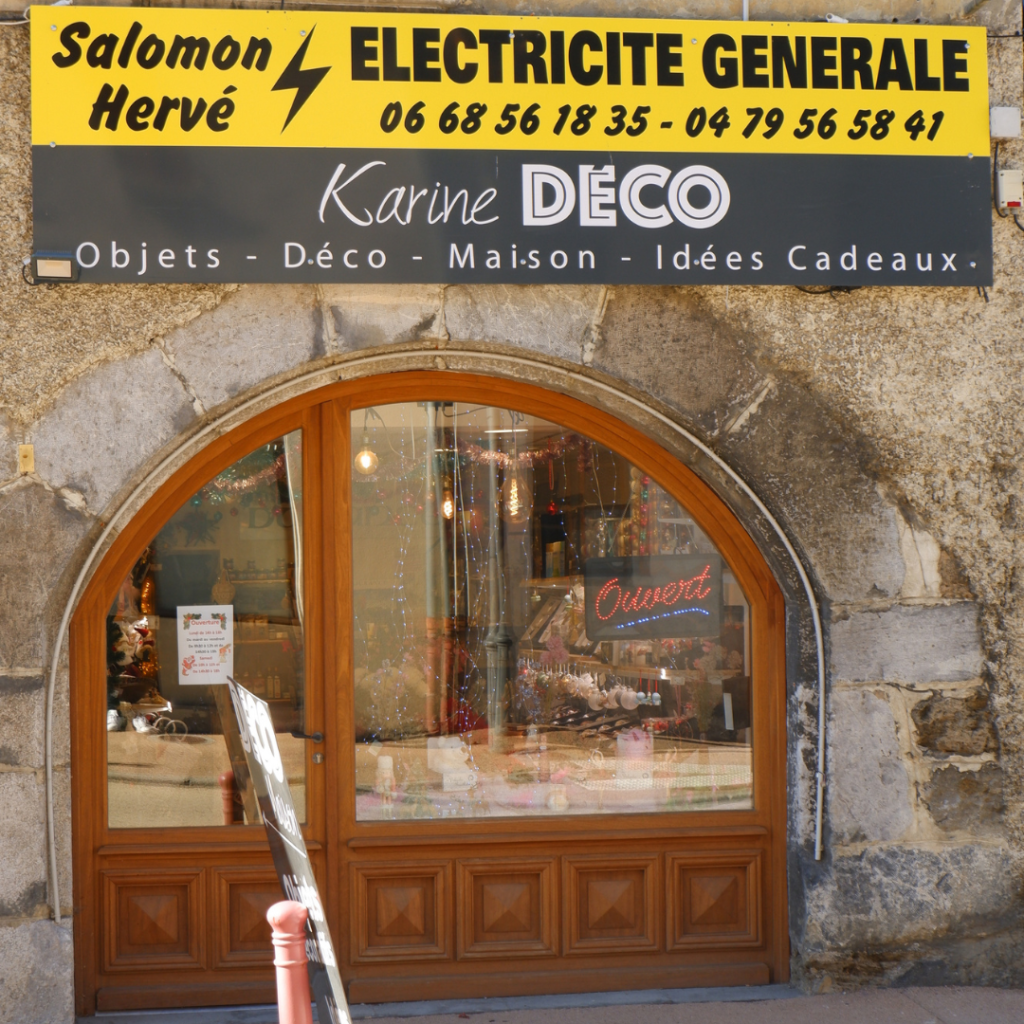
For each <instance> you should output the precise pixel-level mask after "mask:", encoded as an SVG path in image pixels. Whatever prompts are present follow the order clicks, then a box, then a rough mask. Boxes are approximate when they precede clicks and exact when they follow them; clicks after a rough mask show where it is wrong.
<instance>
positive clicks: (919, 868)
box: [0, 0, 1024, 1024]
mask: <svg viewBox="0 0 1024 1024" xmlns="http://www.w3.org/2000/svg"><path fill="white" fill-rule="evenodd" d="M10 6H17V7H18V8H20V7H21V6H22V4H21V3H18V4H17V5H12V4H10V2H9V0H2V4H0V9H4V8H7V7H10ZM439 6H443V5H439ZM739 6H740V5H739V0H736V2H734V3H725V2H708V3H703V4H701V3H697V2H690V3H672V2H669V0H652V2H649V3H643V4H641V3H626V4H621V3H612V2H611V0H593V2H589V3H569V2H564V3H563V2H559V0H548V2H547V3H546V4H542V5H540V6H539V7H538V6H536V5H529V10H530V11H535V12H537V13H543V12H548V13H556V12H559V11H569V12H571V13H574V14H586V13H613V14H619V15H624V14H628V13H636V14H654V15H659V14H660V15H685V16H694V17H715V16H717V17H736V16H738V11H739ZM751 8H752V16H753V17H754V18H757V19H766V18H770V17H777V18H782V17H792V18H794V19H805V20H806V19H814V18H820V17H821V16H823V14H824V13H825V12H826V11H832V12H834V13H841V14H843V16H845V17H848V18H850V19H851V20H870V21H875V20H880V19H884V20H891V19H893V18H896V19H898V20H899V21H901V22H902V21H906V20H913V19H914V18H921V19H922V20H923V21H934V22H940V23H945V22H948V21H951V20H955V19H958V18H961V17H966V20H967V21H969V22H971V23H980V24H984V25H987V26H988V28H989V33H990V36H992V37H993V38H991V40H990V44H989V61H990V68H991V74H992V81H991V90H992V102H993V103H1005V104H1011V105H1017V106H1020V105H1021V104H1022V70H1021V39H1020V36H1019V32H1020V29H1021V24H1020V6H1019V4H1014V3H1011V2H1009V0H1005V2H1003V0H991V2H987V3H984V2H983V3H981V4H970V3H966V4H957V3H952V2H949V0H893V2H881V0H877V2H862V3H844V4H828V3H824V2H822V3H813V2H809V0H789V2H784V3H772V4H768V3H765V4H759V3H758V2H757V0H752V3H751ZM459 9H460V10H465V9H467V7H466V6H463V5H460V8H459ZM474 9H481V10H490V11H498V10H506V11H510V10H515V11H518V10H519V5H517V4H515V3H504V4H477V5H475V8H474ZM523 9H524V10H525V7H524V8H523ZM965 11H966V12H967V13H966V15H965ZM1013 33H1018V35H1016V36H1014V35H1013ZM27 44H28V33H27V30H26V29H24V28H0V94H2V95H3V96H4V97H5V100H6V102H5V104H4V106H3V108H2V110H0V257H2V259H0V325H2V330H3V338H2V341H0V813H3V815H4V818H3V820H4V821H5V822H13V823H14V824H12V825H6V824H5V827H4V828H3V829H2V830H0V865H2V868H0V963H2V964H3V967H2V968H0V1022H8V1021H10V1022H13V1021H18V1022H19V1024H33V1022H37V1021H38V1022H44V1021H45V1022H50V1021H67V1020H70V1019H71V1016H72V952H71V938H70V930H69V928H68V923H69V920H70V915H71V913H72V910H73V907H72V888H71V878H70V828H69V820H70V811H69V806H68V799H69V798H68V780H69V771H70V767H69V765H70V756H69V749H68V739H67V736H68V706H67V693H66V689H67V675H66V670H62V672H61V673H60V678H61V681H62V682H61V687H60V688H59V690H58V693H57V700H56V714H55V735H54V764H55V767H56V782H57V787H56V792H57V803H56V819H57V833H58V860H59V872H60V879H59V881H60V891H61V904H62V910H63V913H64V915H65V917H64V921H63V923H62V925H61V926H57V925H56V924H55V923H53V922H52V921H51V920H50V916H51V915H50V911H49V909H48V906H47V900H48V882H47V870H46V857H47V853H46V842H45V810H44V789H43V782H44V780H43V765H44V760H43V714H44V693H45V687H44V678H45V675H46V673H47V672H48V668H49V658H50V651H49V648H50V647H51V646H52V643H53V639H54V636H55V632H56V627H57V623H58V622H59V620H60V617H61V615H62V613H63V610H64V607H65V603H66V601H67V597H68V594H69V592H70V588H71V585H72V582H73V580H74V578H75V576H76V574H77V572H78V570H79V567H80V566H81V565H82V563H83V561H84V559H85V557H86V555H87V552H88V550H89V548H90V545H91V544H92V543H93V542H94V541H95V538H96V536H97V534H98V533H99V531H100V529H101V528H102V524H103V523H104V522H105V521H107V519H108V518H109V516H110V515H111V514H112V513H113V511H114V510H116V509H117V508H119V507H120V506H121V504H122V503H123V502H124V501H125V499H126V498H127V497H128V495H129V494H130V493H131V492H132V491H133V490H134V489H135V488H136V487H137V486H138V485H140V484H142V485H143V490H142V492H141V493H140V494H137V495H135V497H134V498H133V503H134V504H137V503H138V502H139V501H141V500H143V499H144V497H145V495H146V494H147V493H150V492H151V491H152V490H153V489H154V488H155V486H156V485H157V484H158V483H159V482H160V480H161V479H163V478H164V477H165V476H166V474H167V473H168V472H170V471H171V469H173V468H174V466H175V465H177V464H179V463H180V460H181V459H184V458H186V457H187V456H188V455H189V454H190V452H192V451H194V450H195V448H196V447H197V446H198V445H199V444H200V443H201V442H200V441H199V440H197V439H196V435H197V433H198V431H199V430H200V429H202V428H203V427H204V426H205V425H207V424H210V423H211V422H218V423H223V424H224V425H227V424H229V423H230V421H231V420H230V418H231V417H232V416H243V415H251V414H252V412H254V411H256V410H257V409H258V408H259V407H260V404H261V403H266V404H269V403H270V402H272V401H273V400H274V399H273V398H272V397H271V396H270V394H269V392H270V390H271V389H272V388H274V387H281V386H284V387H285V388H288V387H291V388H292V389H303V388H308V387H312V386H315V385H316V384H317V383H318V382H326V381H327V380H328V379H330V377H331V375H336V374H338V373H344V374H352V373H369V372H373V371H374V369H380V367H381V366H382V365H383V364H382V363H381V362H380V359H382V358H384V357H388V358H393V357H398V358H397V361H392V362H391V363H389V364H388V365H389V366H399V365H404V366H410V367H412V366H424V367H432V368H435V369H439V370H440V369H442V368H445V367H450V368H453V369H459V368H471V369H474V370H478V371H481V372H493V373H497V374H502V375H510V376H519V377H523V378H525V379H529V380H533V381H536V382H537V383H540V384H544V385H546V386H549V387H553V388H556V389H566V388H567V387H571V389H572V390H574V391H575V392H577V393H579V394H581V395H582V396H583V397H584V398H586V399H589V400H593V401H602V402H604V403H605V404H606V405H608V404H610V405H611V407H612V409H613V411H616V412H618V413H619V414H620V415H622V416H623V417H624V418H627V419H630V420H631V421H632V422H634V423H636V425H637V426H639V427H640V428H641V429H643V430H646V431H648V432H649V433H653V434H656V435H657V436H659V437H660V438H661V439H662V440H663V441H664V443H666V444H667V445H669V446H670V447H674V448H675V449H676V450H677V451H678V454H679V455H680V457H681V458H684V459H685V460H687V461H689V462H691V463H694V464H695V466H696V468H698V469H699V470H701V471H702V472H704V473H705V475H707V476H708V478H709V479H710V481H711V482H712V484H713V485H714V486H716V487H717V488H718V489H719V490H720V491H721V493H722V494H723V496H724V497H725V498H726V500H728V501H729V502H730V504H732V505H733V507H734V508H736V510H737V513H738V514H739V515H740V516H741V518H743V520H744V522H746V523H748V524H749V526H750V529H751V531H752V533H753V534H754V535H755V536H758V538H759V540H762V541H763V543H764V545H765V548H766V555H767V556H768V557H769V559H770V561H771V562H772V564H773V566H774V567H775V568H776V570H777V572H778V573H779V575H780V580H781V582H782V583H783V585H784V587H785V589H786V592H787V599H788V600H789V601H790V622H791V628H790V657H789V680H788V683H789V713H788V722H789V794H790V797H789V801H790V806H789V811H790V820H789V857H790V862H789V880H790V915H791V921H790V925H791V940H792V964H793V971H794V976H795V978H796V979H797V981H798V982H799V983H800V984H803V985H804V986H806V987H807V988H809V989H814V990H827V989H828V988H829V987H832V986H848V985H856V984H862V983H865V982H874V983H884V984H894V983H904V984H906V983H925V984H927V983H934V982H937V981H947V982H948V981H962V982H965V983H987V984H1011V983H1014V984H1022V983H1024V971H1022V968H1021V967H1020V964H1021V962H1022V956H1021V954H1022V953H1024V932H1022V926H1021V911H1022V900H1021V893H1020V887H1021V865H1022V863H1024V823H1022V820H1021V814H1022V807H1024V800H1022V796H1024V715H1022V711H1021V699H1020V691H1019V687H1020V685H1021V684H1020V680H1021V678H1022V673H1024V648H1022V643H1024V607H1022V603H1021V597H1020V587H1019V584H1018V580H1019V575H1020V571H1021V570H1022V569H1024V549H1022V541H1021V539H1020V537H1021V530H1020V523H1019V521H1018V517H1019V515H1020V513H1019V508H1020V502H1021V498H1022V493H1021V492H1022V480H1021V475H1020V473H1019V471H1018V459H1019V452H1020V451H1021V450H1022V436H1021V435H1022V429H1024V411H1022V410H1024V401H1022V398H1024V396H1022V394H1021V391H1022V381H1024V372H1022V371H1024V365H1022V362H1024V355H1022V351H1021V346H1020V338H1021V336H1022V333H1024V331H1022V328H1024V322H1022V321H1024V302H1022V298H1024V296H1022V294H1021V292H1022V285H1024V275H1022V261H1021V257H1022V254H1024V235H1022V234H1021V233H1020V232H1019V231H1018V230H1017V228H1016V227H1015V226H1014V224H1013V222H1012V221H1004V220H999V219H995V218H994V223H995V229H994V230H995V258H996V283H995V287H994V288H993V289H991V291H990V292H989V294H988V296H987V297H982V296H981V295H978V294H975V292H974V291H968V290H965V289H949V290H942V291H939V290H933V291H927V290H917V289H862V290H859V291H855V292H851V293H848V294H846V293H844V294H825V295H816V294H815V295H812V294H807V293H803V292H800V291H798V290H796V289H789V288H779V289H756V288H732V289H728V288H707V289H702V290H699V289H687V288H664V289H659V288H608V289H606V288H596V287H594V288H590V287H573V288H554V287H550V288H546V287H533V288H514V287H461V286H459V287H455V286H452V287H444V288H441V287H414V288H409V287H401V288H399V287H378V288H367V287H358V288H357V287H346V286H331V287H324V288H314V287H291V286H289V287H284V286H246V287H242V288H231V287H190V286H154V285H147V286H142V285H139V286H130V285H125V286H102V285H94V286H81V287H73V288H72V287H59V286H42V287H39V288H29V287H28V286H26V285H24V284H23V283H22V281H21V279H20V264H21V258H22V256H23V255H25V254H27V253H28V252H29V251H30V238H31V202H30V187H31V178H30V162H29V134H28V54H27V49H28V46H27ZM1022 156H1024V152H1022V150H1021V146H1020V144H1019V143H1015V144H1012V145H1009V146H1005V147H1004V149H1003V154H1002V160H1003V161H1004V162H1007V163H1009V164H1010V165H1020V162H1021V159H1022ZM936 215H940V211H936ZM512 357H517V358H518V359H520V360H525V361H519V362H517V361H515V359H513V358H512ZM570 368H571V369H572V370H573V371H574V372H575V373H576V374H578V375H580V376H579V378H577V379H576V380H575V382H573V383H571V384H570V383H569V382H568V381H567V378H566V373H565V371H566V370H567V369H570ZM317 371H319V374H320V375H319V376H317V377H315V378H307V376H306V375H309V374H313V373H316V372H317ZM300 378H301V380H300ZM289 381H293V383H292V384H291V385H289V384H288V382H289ZM589 382H592V383H589ZM603 383H611V384H614V386H615V388H616V389H618V391H620V392H621V393H622V394H624V395H632V396H634V397H636V398H640V399H642V400H643V401H644V402H646V403H647V404H648V405H649V406H650V407H651V408H653V409H656V410H657V411H659V412H660V413H661V414H663V415H668V416H669V417H671V418H672V419H674V420H676V421H677V422H679V423H680V424H682V425H683V426H685V427H686V428H688V429H689V430H691V431H693V432H694V433H695V434H697V435H698V436H699V437H701V438H703V439H704V440H705V441H706V442H707V443H708V444H710V445H711V446H712V447H713V448H714V449H715V450H716V451H717V452H718V453H719V454H720V455H722V456H723V457H724V458H725V459H726V460H727V461H729V462H730V463H731V464H732V465H733V466H734V467H735V468H736V469H737V470H738V471H739V472H740V473H741V474H742V475H743V476H744V477H745V479H746V480H747V481H748V482H749V483H750V484H751V485H752V486H753V487H754V489H755V490H756V492H757V493H758V494H759V495H760V497H761V498H762V500H763V501H764V502H765V503H766V504H767V505H768V506H769V507H770V509H771V510H772V512H773V514H774V515H775V516H776V517H777V518H778V519H779V520H780V521H781V522H782V523H783V524H784V526H785V527H786V529H787V531H788V533H789V535H790V537H791V538H792V539H793V541H794V543H795V544H796V546H797V547H798V549H799V550H800V551H801V553H802V555H803V557H804V558H805V560H806V563H807V565H808V566H809V568H810V570H811V571H812V574H813V577H814V582H815V586H816V589H817V592H818V595H819V598H820V600H821V602H822V605H823V608H824V610H825V613H826V620H827V621H826V626H827V643H828V650H829V676H830V679H829V701H828V713H829V746H828V778H829V782H828V788H827V803H826V832H825V840H826V842H825V849H826V856H825V859H824V860H823V861H822V862H815V861H814V860H813V846H812V835H813V813H814V806H813V797H814V778H813V771H814V748H815V744H816V738H817V737H816V727H817V725H816V723H817V694H816V690H815V685H814V660H813V648H812V646H811V645H810V642H809V633H808V629H807V622H806V616H805V614H804V611H805V609H802V608H801V605H800V594H799V587H798V586H797V585H796V582H795V581H794V580H793V579H791V578H790V576H791V570H790V569H789V568H788V567H787V566H786V564H785V560H784V559H783V558H781V557H780V556H779V554H778V552H775V551H773V550H772V549H771V542H770V539H768V538H769V532H770V531H767V530H766V529H762V528H761V527H763V524H759V522H758V519H757V516H756V513H755V512H753V511H752V510H751V509H749V508H747V507H745V505H744V502H743V499H742V496H740V495H737V494H735V493H733V492H732V491H731V490H730V489H729V487H728V484H727V482H726V481H724V480H723V479H720V478H719V477H718V476H717V475H716V472H715V470H714V467H713V466H708V465H704V464H702V463H701V461H700V459H699V458H698V456H697V455H696V454H695V453H694V451H693V450H692V449H690V448H688V447H687V446H686V445H685V444H684V443H682V442H681V441H678V440H676V439H673V438H672V437H670V436H669V435H668V433H667V432H666V431H665V429H664V427H660V426H659V425H658V423H657V421H656V420H655V419H653V418H652V417H649V416H648V417H645V416H644V414H643V413H642V412H638V411H637V410H636V408H635V407H633V406H631V405H629V404H628V403H625V402H619V403H618V405H617V404H616V399H615V398H614V397H609V396H608V395H607V394H606V393H604V392H601V391H599V390H598V388H599V387H600V386H601V385H602V384H603ZM280 393H282V392H278V394H280ZM261 396H263V397H261ZM243 403H248V404H246V405H245V409H244V411H243V410H242V405H243ZM19 442H30V443H32V444H34V445H35V455H36V471H35V473H34V474H31V475H25V476H18V475H17V465H16V458H15V455H16V445H17V443H19ZM173 452H178V453H179V459H178V460H177V461H174V460H172V462H171V463H170V464H168V465H165V466H164V467H163V468H162V469H161V471H160V473H158V474H156V475H154V474H153V470H154V469H155V467H157V466H158V465H159V464H161V462H162V461H163V460H165V458H166V456H168V454H170V453H173ZM29 978H31V979H32V980H31V982H29V981H28V979H29Z"/></svg>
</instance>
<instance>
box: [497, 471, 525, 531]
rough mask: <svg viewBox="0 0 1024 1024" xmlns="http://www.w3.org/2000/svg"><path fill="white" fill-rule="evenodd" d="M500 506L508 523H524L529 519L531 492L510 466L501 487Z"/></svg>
mask: <svg viewBox="0 0 1024 1024" xmlns="http://www.w3.org/2000/svg"><path fill="white" fill-rule="evenodd" d="M501 504H502V509H503V511H504V514H505V518H506V519H507V520H508V521H509V522H510V523H525V522H526V520H527V519H529V518H530V511H531V508H532V506H533V490H532V488H531V487H530V485H529V483H528V482H527V480H526V476H525V474H524V473H523V472H522V471H521V470H519V469H518V468H513V467H511V466H510V467H509V469H508V471H507V473H506V474H505V482H504V483H503V484H502V485H501Z"/></svg>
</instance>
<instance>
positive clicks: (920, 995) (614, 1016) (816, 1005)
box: [353, 988, 1024, 1024]
mask: <svg viewBox="0 0 1024 1024" xmlns="http://www.w3.org/2000/svg"><path fill="white" fill-rule="evenodd" d="M353 1016H355V1014H353ZM374 1019H375V1022H376V1024H398V1022H399V1021H400V1020H402V1019H403V1018H400V1017H376V1016H375V1018H374ZM404 1019H405V1020H406V1021H408V1018H404ZM467 1020H468V1021H469V1022H470V1024H1024V990H1021V989H1010V990H1008V989H994V988H906V989H866V990H861V991H858V992H849V993H834V994H829V995H824V996H804V995H796V996H794V997H792V998H773V999H769V1000H762V1001H757V1002H733V1001H729V1002H720V1001H715V1002H702V1003H695V1002H686V1003H653V1004H652V1003H645V1004H640V1005H637V1004H635V1003H633V1004H627V1005H618V1006H576V1007H561V1008H548V1009H541V1008H538V1009H522V1010H511V1011H496V1012H484V1013H479V1012H478V1013H466V1012H462V1013H448V1014H443V1015H438V1016H431V1017H418V1018H417V1021H416V1024H462V1022H463V1021H467Z"/></svg>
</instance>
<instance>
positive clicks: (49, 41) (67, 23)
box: [32, 7, 989, 156]
mask: <svg viewBox="0 0 1024 1024" xmlns="http://www.w3.org/2000/svg"><path fill="white" fill-rule="evenodd" d="M32 141H33V144H34V145H37V146H48V145H56V146H64V145H76V146H83V145H84V146H153V145H162V146H259V147H268V146H273V147H278V146H285V147H304V146H309V147H347V148H352V147H354V148H370V147H372V148H393V149H450V150H456V149H475V150H481V149H483V150H489V149H495V150H578V151H593V150H602V151H605V150H607V151H613V150H614V151H625V152H630V151H633V152H684V153H685V152H699V153H823V154H832V153H842V154H865V155H890V156H891V155H913V156H933V155H934V156H966V155H968V154H985V155H987V153H988V146H989V138H988V69H987V61H986V40H985V30H984V29H983V28H965V27H961V26H956V27H945V26H943V27H932V26H924V25H894V24H888V25H887V24H879V25H848V24H843V25H834V24H827V23H815V24H811V23H781V22H779V23H777V22H736V21H729V22H725V21H669V20H651V19H614V18H519V17H505V16H501V17H494V16H476V15H462V14H457V15H441V14H388V13H384V12H379V13H378V12H370V13H358V14H355V13H340V12H331V13H327V12H320V11H317V12H313V11H301V12H282V11H237V10H187V9H185V10H182V9H170V8H166V9H152V8H138V7H133V8H111V7H33V8H32Z"/></svg>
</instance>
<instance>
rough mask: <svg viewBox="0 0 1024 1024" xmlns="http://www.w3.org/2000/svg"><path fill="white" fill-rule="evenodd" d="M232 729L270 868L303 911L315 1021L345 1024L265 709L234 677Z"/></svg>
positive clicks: (337, 977)
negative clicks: (241, 752)
mask: <svg viewBox="0 0 1024 1024" xmlns="http://www.w3.org/2000/svg"><path fill="white" fill-rule="evenodd" d="M228 687H229V690H230V693H231V703H232V705H233V706H234V710H235V718H236V721H237V723H238V732H239V736H240V739H241V743H242V749H243V750H244V751H245V759H246V762H247V764H248V769H249V776H250V780H251V783H252V787H253V790H254V791H255V794H256V799H257V801H258V803H259V809H260V815H261V816H262V818H263V824H264V826H265V827H266V830H267V840H268V842H269V843H270V853H271V856H272V857H273V859H274V868H275V870H276V871H277V877H278V879H279V880H280V882H281V889H282V891H283V892H284V895H285V898H286V899H289V900H295V901H296V902H297V903H301V904H302V905H303V906H304V907H305V908H306V910H307V917H306V958H307V960H308V969H309V987H310V990H311V992H312V994H313V1001H314V1002H315V1003H316V1007H317V1015H318V1018H319V1020H320V1024H351V1020H352V1018H351V1016H350V1015H349V1010H348V1002H347V1001H346V999H345V989H344V986H343V983H342V980H341V974H340V973H339V972H338V961H337V957H336V955H335V952H334V943H333V942H332V941H331V934H330V931H329V930H328V928H327V918H326V916H325V915H324V908H323V903H322V902H321V900H320V893H319V890H318V889H317V885H316V879H315V878H314V877H313V865H312V862H311V861H310V859H309V852H308V851H307V850H306V843H305V840H304V839H303V838H302V829H301V828H300V826H299V819H298V815H297V814H296V813H295V804H294V802H293V801H292V794H291V790H290V789H289V787H288V780H287V778H286V777H285V774H284V764H283V762H282V760H281V750H280V748H279V747H278V745H277V736H276V735H275V733H274V723H273V721H272V719H271V717H270V707H269V705H268V704H267V702H266V701H264V700H260V698H259V697H257V696H256V695H255V694H253V693H250V692H249V691H248V690H247V689H246V688H245V687H244V686H240V685H239V684H238V683H237V682H235V680H234V679H232V678H230V677H229V678H228Z"/></svg>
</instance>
